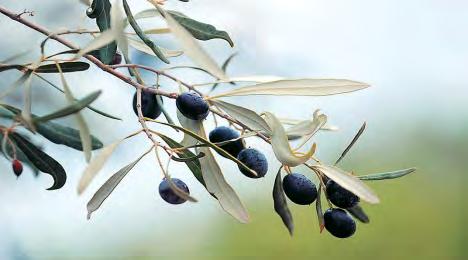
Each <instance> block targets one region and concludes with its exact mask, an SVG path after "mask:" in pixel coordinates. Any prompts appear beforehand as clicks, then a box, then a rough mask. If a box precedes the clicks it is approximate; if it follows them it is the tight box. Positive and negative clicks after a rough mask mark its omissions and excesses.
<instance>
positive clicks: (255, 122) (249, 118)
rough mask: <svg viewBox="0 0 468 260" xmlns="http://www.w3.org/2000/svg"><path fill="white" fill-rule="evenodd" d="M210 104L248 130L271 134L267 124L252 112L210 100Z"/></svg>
mask: <svg viewBox="0 0 468 260" xmlns="http://www.w3.org/2000/svg"><path fill="white" fill-rule="evenodd" d="M211 102H213V103H214V104H215V105H216V106H218V107H219V108H221V109H222V110H224V111H225V112H226V113H227V114H228V115H230V116H231V117H233V118H235V119H236V120H239V121H240V122H241V123H243V124H245V125H246V126H248V127H249V128H250V129H252V130H254V131H262V132H264V133H267V134H269V133H271V129H270V126H269V125H268V124H267V122H265V120H264V119H263V118H262V117H261V116H259V115H258V114H257V113H255V112H254V111H252V110H249V109H247V108H244V107H240V106H237V105H234V104H231V103H228V102H224V101H221V100H212V101H211Z"/></svg>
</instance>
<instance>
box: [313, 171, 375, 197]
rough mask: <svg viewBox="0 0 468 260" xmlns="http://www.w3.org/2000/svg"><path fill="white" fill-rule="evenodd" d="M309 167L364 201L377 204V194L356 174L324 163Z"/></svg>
mask: <svg viewBox="0 0 468 260" xmlns="http://www.w3.org/2000/svg"><path fill="white" fill-rule="evenodd" d="M310 168H311V169H312V170H314V171H319V172H321V173H323V174H325V175H326V176H327V177H328V178H330V179H332V180H333V181H335V182H336V183H337V184H338V185H340V186H341V187H343V188H344V189H347V190H349V191H350V192H352V193H354V194H355V195H356V196H358V197H360V198H361V199H362V200H364V201H367V202H369V203H371V204H377V203H379V202H380V200H379V198H378V197H377V195H376V194H375V193H374V192H373V191H372V190H371V188H369V187H368V186H367V185H366V184H364V182H362V181H361V180H359V179H358V178H357V177H356V176H353V175H352V174H350V173H348V172H346V171H343V170H342V169H340V168H337V167H334V166H326V165H314V166H311V167H310Z"/></svg>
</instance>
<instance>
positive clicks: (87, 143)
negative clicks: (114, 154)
mask: <svg viewBox="0 0 468 260" xmlns="http://www.w3.org/2000/svg"><path fill="white" fill-rule="evenodd" d="M56 65H57V69H58V70H59V73H60V79H61V80H62V86H63V92H64V93H65V97H66V98H67V100H68V102H69V103H70V105H71V106H73V105H74V102H75V97H74V96H73V93H72V92H71V89H70V88H69V86H68V83H67V81H66V80H65V76H64V75H63V72H62V69H61V67H60V66H59V65H58V64H56ZM85 107H86V105H85ZM74 116H75V120H76V123H77V124H78V127H79V129H80V131H79V134H80V139H81V144H82V147H83V153H84V155H85V159H86V161H87V162H89V160H91V150H92V148H91V133H90V132H89V128H88V124H87V123H86V121H85V119H84V117H83V116H82V115H81V114H80V112H76V113H75V114H74Z"/></svg>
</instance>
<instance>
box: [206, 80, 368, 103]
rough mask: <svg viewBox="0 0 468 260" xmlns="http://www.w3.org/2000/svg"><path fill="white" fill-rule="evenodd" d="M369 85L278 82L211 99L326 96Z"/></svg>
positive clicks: (295, 81)
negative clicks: (261, 96)
mask: <svg viewBox="0 0 468 260" xmlns="http://www.w3.org/2000/svg"><path fill="white" fill-rule="evenodd" d="M367 87H369V85H367V84H365V83H362V82H357V81H351V80H346V79H297V80H278V81H273V82H267V83H260V84H256V85H253V86H246V87H241V88H238V89H234V90H232V91H228V92H225V93H221V94H219V95H216V96H213V97H211V98H212V99H214V98H219V97H227V96H250V95H274V96H328V95H336V94H342V93H348V92H353V91H357V90H361V89H365V88H367Z"/></svg>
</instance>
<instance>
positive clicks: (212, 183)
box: [179, 121, 249, 223]
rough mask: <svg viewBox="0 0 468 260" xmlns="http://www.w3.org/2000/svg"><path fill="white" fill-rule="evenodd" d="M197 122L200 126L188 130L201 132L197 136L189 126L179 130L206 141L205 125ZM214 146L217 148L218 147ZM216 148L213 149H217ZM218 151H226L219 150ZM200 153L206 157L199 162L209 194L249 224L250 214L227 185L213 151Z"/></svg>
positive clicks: (203, 149)
mask: <svg viewBox="0 0 468 260" xmlns="http://www.w3.org/2000/svg"><path fill="white" fill-rule="evenodd" d="M183 122H184V121H182V122H181V124H182V123H183ZM196 122H198V124H199V125H198V126H196V127H194V128H193V129H190V128H188V129H190V130H194V131H199V132H197V133H196V134H195V133H193V132H192V131H190V130H186V129H185V128H187V127H189V126H187V125H183V126H184V127H179V128H180V129H179V130H181V131H183V132H184V133H185V134H189V135H191V136H192V137H194V138H197V139H198V138H199V141H202V142H203V140H205V141H206V134H205V129H204V128H203V123H202V122H201V121H196ZM184 130H185V131H184ZM205 143H206V142H205ZM213 146H214V147H216V148H217V146H216V145H213ZM214 147H212V148H213V149H216V148H214ZM217 149H218V150H220V151H224V150H222V149H219V148H217ZM199 152H202V153H204V154H205V156H204V157H203V158H201V159H199V161H200V166H201V172H202V176H203V180H204V182H205V184H206V185H205V186H206V189H207V190H208V192H209V193H210V194H212V196H214V197H215V198H216V199H217V200H218V202H219V204H220V205H221V207H222V208H223V209H224V210H225V211H226V212H227V213H228V214H230V215H231V216H233V217H234V218H235V219H237V220H239V221H240V222H241V223H247V222H249V214H248V212H247V209H246V208H245V206H244V205H243V203H242V201H241V200H240V198H239V196H238V195H237V193H236V192H235V191H234V189H233V188H232V187H231V186H230V185H229V184H228V183H227V181H226V179H225V178H224V176H223V172H222V171H221V168H220V167H219V165H218V163H217V162H216V159H215V157H214V155H213V153H212V152H211V150H210V149H209V148H208V147H202V148H200V149H199Z"/></svg>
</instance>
